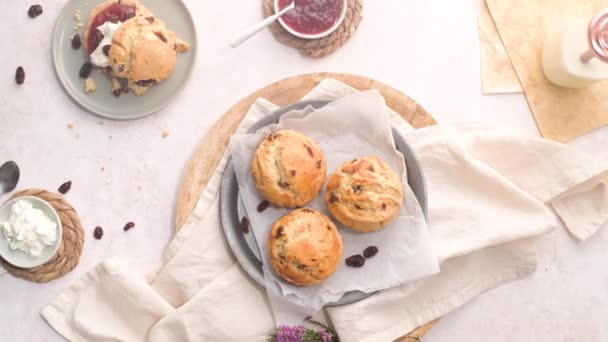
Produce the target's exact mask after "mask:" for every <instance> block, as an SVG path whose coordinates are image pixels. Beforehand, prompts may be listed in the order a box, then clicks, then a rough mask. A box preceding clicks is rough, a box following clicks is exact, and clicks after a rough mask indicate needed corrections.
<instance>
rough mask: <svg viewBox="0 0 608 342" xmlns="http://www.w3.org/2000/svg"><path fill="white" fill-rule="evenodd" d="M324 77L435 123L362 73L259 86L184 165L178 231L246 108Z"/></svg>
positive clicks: (302, 91) (287, 100)
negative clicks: (373, 92)
mask: <svg viewBox="0 0 608 342" xmlns="http://www.w3.org/2000/svg"><path fill="white" fill-rule="evenodd" d="M325 78H334V79H336V80H338V81H341V82H343V83H345V84H348V85H350V86H351V87H353V88H356V89H358V90H368V89H378V90H379V91H380V93H381V94H382V96H383V97H384V99H385V101H386V104H387V105H388V106H389V107H390V108H391V109H392V110H394V111H395V112H396V113H398V114H399V115H401V116H402V117H403V118H404V119H405V120H407V121H408V122H409V123H410V124H411V125H412V126H413V127H414V128H421V127H426V126H430V125H434V124H436V123H437V122H436V121H435V119H433V117H432V116H431V115H430V114H429V113H428V112H427V111H426V110H424V108H422V107H421V106H420V105H419V104H418V103H416V101H414V100H412V99H411V98H410V97H408V96H407V95H405V94H403V93H402V92H400V91H399V90H397V89H395V88H392V87H390V86H388V85H386V84H384V83H381V82H378V81H375V80H372V79H370V78H366V77H363V76H357V75H351V74H338V73H315V74H307V75H300V76H295V77H290V78H286V79H283V80H280V81H278V82H275V83H272V84H270V85H268V86H266V87H264V88H262V89H259V90H257V91H255V92H253V93H252V94H250V95H249V96H247V97H245V98H244V99H242V100H241V101H239V102H238V103H237V104H235V105H234V106H232V108H230V109H229V110H228V111H227V112H226V113H225V114H224V115H223V116H222V117H221V118H220V119H219V120H218V121H216V122H215V124H214V125H213V126H212V127H211V128H210V129H209V132H207V134H206V135H205V137H204V138H203V139H202V140H201V142H200V143H199V145H198V147H197V148H196V150H195V152H194V154H193V155H192V158H191V159H190V161H189V162H188V165H187V166H186V170H185V173H184V177H183V179H182V185H181V188H180V191H179V194H178V199H177V213H176V225H175V226H176V229H177V230H179V229H180V228H181V227H182V226H183V225H184V223H185V222H186V220H187V219H188V217H189V216H190V214H191V213H192V211H193V210H194V207H195V206H196V203H197V202H198V199H199V197H200V195H201V193H202V191H203V189H204V188H205V186H206V185H207V182H208V181H209V179H210V178H211V175H212V174H213V171H214V170H215V168H216V166H217V164H218V163H219V161H220V160H221V158H222V156H223V154H224V151H225V149H226V146H227V145H228V142H229V141H230V136H232V134H233V133H234V132H235V131H236V128H237V127H238V125H239V124H240V122H241V120H243V117H244V116H245V114H246V113H247V112H248V111H249V107H251V105H252V104H253V102H255V100H256V99H258V98H260V97H263V98H265V99H266V100H268V101H270V102H272V103H274V104H276V105H278V106H280V107H283V106H286V105H289V104H293V103H296V102H299V101H300V99H301V98H302V97H303V96H304V95H306V94H307V93H308V92H310V91H311V90H312V89H313V88H314V87H316V86H317V85H318V84H319V82H321V81H322V80H323V79H325ZM436 322H437V321H433V322H430V323H427V324H425V325H423V326H421V327H419V328H417V329H415V330H414V331H412V332H411V333H409V334H408V335H407V336H404V337H402V338H400V339H399V340H398V341H399V342H411V341H416V340H419V339H420V338H421V337H422V336H424V335H425V334H426V333H427V332H428V331H429V330H431V328H432V327H433V326H434V325H435V323H436Z"/></svg>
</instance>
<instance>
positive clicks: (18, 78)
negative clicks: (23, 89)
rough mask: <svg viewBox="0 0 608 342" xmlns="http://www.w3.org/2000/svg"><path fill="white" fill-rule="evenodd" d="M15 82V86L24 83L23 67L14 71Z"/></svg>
mask: <svg viewBox="0 0 608 342" xmlns="http://www.w3.org/2000/svg"><path fill="white" fill-rule="evenodd" d="M15 82H17V84H23V82H25V70H23V67H21V66H20V67H18V68H17V71H15Z"/></svg>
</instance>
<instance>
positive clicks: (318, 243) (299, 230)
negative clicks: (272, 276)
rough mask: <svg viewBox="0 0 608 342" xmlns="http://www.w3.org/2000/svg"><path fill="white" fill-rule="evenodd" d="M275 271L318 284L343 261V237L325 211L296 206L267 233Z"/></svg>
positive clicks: (304, 283)
mask: <svg viewBox="0 0 608 342" xmlns="http://www.w3.org/2000/svg"><path fill="white" fill-rule="evenodd" d="M268 249H269V252H270V257H271V260H272V266H273V268H274V270H275V271H276V272H277V274H279V275H280V276H281V277H282V278H283V279H285V280H287V281H288V282H290V283H292V284H295V285H300V286H310V285H316V284H318V283H320V282H322V281H324V280H325V279H327V278H329V277H330V276H331V275H332V274H333V273H334V272H335V271H336V270H337V269H338V266H339V265H340V263H341V260H342V254H343V246H342V237H341V236H340V232H339V231H338V229H337V228H336V226H335V225H334V224H333V222H331V220H330V219H329V218H328V217H327V216H325V215H323V214H322V213H320V212H318V211H315V210H312V209H308V208H303V209H297V210H294V211H292V212H290V213H289V214H287V215H285V216H283V217H282V218H280V219H279V220H277V221H276V222H275V223H274V225H273V226H272V229H271V231H270V235H269V236H268Z"/></svg>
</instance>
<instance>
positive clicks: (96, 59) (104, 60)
mask: <svg viewBox="0 0 608 342" xmlns="http://www.w3.org/2000/svg"><path fill="white" fill-rule="evenodd" d="M120 25H122V23H121V22H117V23H116V24H114V23H112V22H110V21H106V22H105V23H104V24H103V25H101V26H98V27H97V29H98V30H99V32H101V34H103V40H102V41H101V43H99V45H98V46H97V48H96V49H95V51H93V53H91V63H93V65H96V66H98V67H101V68H105V67H107V66H110V59H109V58H108V56H106V55H104V53H103V47H104V46H106V45H112V38H113V37H114V33H116V30H118V28H119V27H120Z"/></svg>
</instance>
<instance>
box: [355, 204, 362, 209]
mask: <svg viewBox="0 0 608 342" xmlns="http://www.w3.org/2000/svg"><path fill="white" fill-rule="evenodd" d="M355 208H357V209H359V210H363V208H361V206H360V205H358V204H355Z"/></svg>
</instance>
